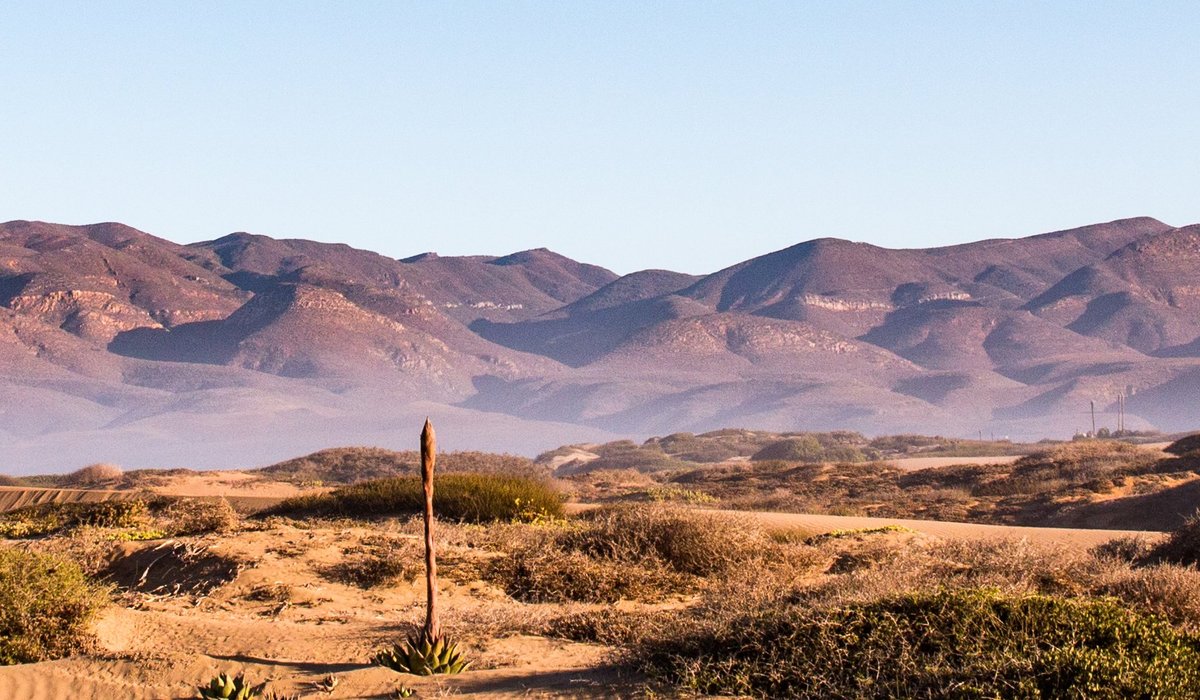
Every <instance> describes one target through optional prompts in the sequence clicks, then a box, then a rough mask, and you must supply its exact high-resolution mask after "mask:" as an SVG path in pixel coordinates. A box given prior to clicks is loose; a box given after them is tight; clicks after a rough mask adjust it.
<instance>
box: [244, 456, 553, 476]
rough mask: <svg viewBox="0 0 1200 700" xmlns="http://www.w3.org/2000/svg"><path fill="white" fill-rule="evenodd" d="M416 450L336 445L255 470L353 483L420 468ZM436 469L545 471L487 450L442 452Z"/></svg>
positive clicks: (532, 463)
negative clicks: (398, 450)
mask: <svg viewBox="0 0 1200 700" xmlns="http://www.w3.org/2000/svg"><path fill="white" fill-rule="evenodd" d="M420 464H421V456H420V454H419V453H417V452H415V451H411V450H408V451H400V452H397V451H393V450H385V449H381V448H378V447H336V448H333V449H328V450H321V451H319V452H314V453H312V454H310V455H305V456H304V457H297V458H295V459H289V460H287V461H285V462H280V463H278V464H274V465H271V466H269V467H263V468H262V469H259V470H257V473H259V474H265V475H267V476H269V477H270V478H272V479H276V480H279V481H286V482H290V483H294V484H302V485H319V484H356V483H361V482H364V481H372V480H376V479H386V478H390V477H397V476H411V475H414V474H417V473H418V472H419V471H420ZM438 470H439V473H444V472H466V473H476V474H514V475H521V474H526V475H528V474H545V472H546V470H544V469H542V468H541V467H538V466H537V465H535V464H534V462H533V460H530V459H528V458H526V457H518V456H516V455H504V454H491V453H488V452H445V453H443V454H440V455H438Z"/></svg>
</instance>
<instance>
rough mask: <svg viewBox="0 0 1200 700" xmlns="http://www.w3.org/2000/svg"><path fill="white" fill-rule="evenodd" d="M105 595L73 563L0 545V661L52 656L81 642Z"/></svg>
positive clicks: (82, 645)
mask: <svg viewBox="0 0 1200 700" xmlns="http://www.w3.org/2000/svg"><path fill="white" fill-rule="evenodd" d="M104 600H105V596H104V592H103V590H102V589H101V588H99V587H98V586H96V585H94V584H93V583H91V582H90V581H89V580H88V578H87V577H86V576H84V574H83V572H82V571H81V570H80V568H79V567H78V566H77V565H75V564H74V563H72V562H70V561H67V560H65V559H60V558H58V557H54V556H50V555H46V554H38V553H36V552H28V551H23V550H16V549H0V665H5V664H19V663H29V662H34V661H43V660H46V659H56V658H60V657H63V656H66V655H68V654H70V653H72V652H74V651H77V650H80V649H83V648H86V647H87V646H88V643H89V637H88V634H87V625H88V622H89V621H90V620H91V619H92V617H93V615H95V613H96V611H97V610H99V608H100V607H101V605H103V603H104Z"/></svg>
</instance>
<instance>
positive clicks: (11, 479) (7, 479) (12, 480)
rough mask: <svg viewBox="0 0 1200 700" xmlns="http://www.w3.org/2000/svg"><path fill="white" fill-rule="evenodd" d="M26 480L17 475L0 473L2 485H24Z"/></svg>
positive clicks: (0, 484) (0, 483)
mask: <svg viewBox="0 0 1200 700" xmlns="http://www.w3.org/2000/svg"><path fill="white" fill-rule="evenodd" d="M24 485H25V482H23V481H21V480H20V479H18V478H17V477H15V476H6V475H4V474H0V486H24Z"/></svg>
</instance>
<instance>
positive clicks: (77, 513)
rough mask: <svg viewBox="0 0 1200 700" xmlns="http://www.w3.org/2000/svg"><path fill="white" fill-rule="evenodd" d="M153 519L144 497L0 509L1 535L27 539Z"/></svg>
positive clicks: (134, 524) (132, 525)
mask: <svg viewBox="0 0 1200 700" xmlns="http://www.w3.org/2000/svg"><path fill="white" fill-rule="evenodd" d="M148 522H149V516H148V510H147V508H146V503H145V502H144V501H140V500H130V501H102V502H99V503H44V504H41V505H35V506H26V507H24V508H18V509H17V510H13V511H9V512H7V513H0V537H5V538H9V539H23V538H29V537H42V536H45V535H52V534H55V533H58V532H62V531H64V530H74V529H77V528H81V527H97V528H137V527H142V526H144V525H146V524H147V523H148Z"/></svg>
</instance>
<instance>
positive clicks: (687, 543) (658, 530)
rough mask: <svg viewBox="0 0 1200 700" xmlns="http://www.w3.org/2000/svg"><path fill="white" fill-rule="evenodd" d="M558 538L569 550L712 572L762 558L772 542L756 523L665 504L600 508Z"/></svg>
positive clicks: (684, 570) (685, 570) (702, 573)
mask: <svg viewBox="0 0 1200 700" xmlns="http://www.w3.org/2000/svg"><path fill="white" fill-rule="evenodd" d="M579 520H580V523H581V527H579V528H577V529H574V530H569V531H567V532H564V533H563V535H562V536H561V537H560V538H559V542H560V546H562V547H564V548H565V549H570V550H575V551H579V552H583V553H585V554H588V555H590V556H592V557H596V558H602V559H611V560H614V561H627V562H638V561H645V560H646V559H647V558H657V559H658V560H660V561H662V562H663V563H664V564H666V565H667V566H669V567H671V568H672V569H674V570H675V571H678V572H680V573H685V574H693V575H696V576H708V575H710V574H714V573H717V572H720V571H723V570H725V569H727V568H729V567H731V566H735V565H737V564H740V563H742V562H745V561H747V560H749V559H752V558H754V557H755V556H757V555H758V554H759V553H760V552H761V551H762V548H763V547H764V546H765V545H766V544H767V543H768V542H769V540H768V538H767V537H766V535H765V534H764V533H763V532H762V530H761V529H759V528H758V527H757V526H756V525H754V524H753V523H752V522H751V521H749V520H746V519H741V518H737V517H735V516H731V515H729V514H719V513H704V512H699V511H695V510H689V509H686V508H678V507H671V506H667V505H660V504H645V505H643V504H638V505H630V504H622V505H615V506H606V507H603V508H597V509H595V510H592V511H588V512H587V513H584V514H583V515H581V516H580V518H579Z"/></svg>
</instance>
